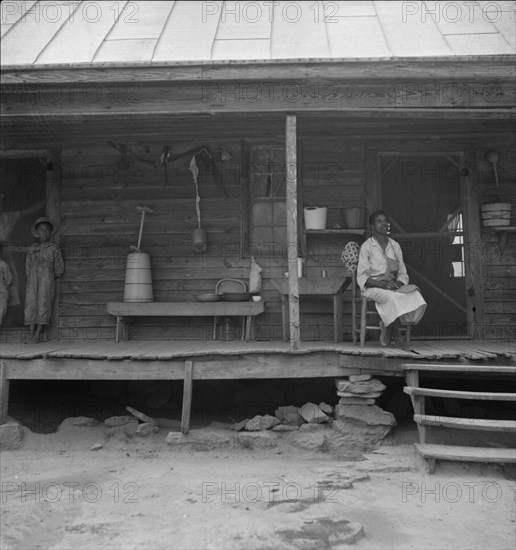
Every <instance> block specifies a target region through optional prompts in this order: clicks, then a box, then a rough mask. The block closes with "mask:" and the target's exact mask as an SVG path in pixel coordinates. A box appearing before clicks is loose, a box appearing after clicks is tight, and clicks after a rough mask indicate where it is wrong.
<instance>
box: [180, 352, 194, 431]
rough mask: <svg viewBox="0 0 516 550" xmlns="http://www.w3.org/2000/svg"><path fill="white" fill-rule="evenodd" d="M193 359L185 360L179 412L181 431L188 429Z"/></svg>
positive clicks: (190, 409)
mask: <svg viewBox="0 0 516 550" xmlns="http://www.w3.org/2000/svg"><path fill="white" fill-rule="evenodd" d="M192 375H193V361H185V380H184V385H183V411H182V413H181V432H182V433H184V434H187V433H188V431H189V430H190V413H191V411H192V390H193V379H192Z"/></svg>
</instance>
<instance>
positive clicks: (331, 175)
mask: <svg viewBox="0 0 516 550" xmlns="http://www.w3.org/2000/svg"><path fill="white" fill-rule="evenodd" d="M301 141H302V167H301V168H302V169H301V171H300V176H299V179H300V181H302V186H303V189H302V194H303V203H304V205H316V206H325V205H329V206H330V208H329V212H328V225H327V227H329V228H331V227H334V226H335V225H336V224H337V225H341V224H342V218H341V208H342V207H345V206H355V205H358V204H359V203H363V196H364V192H365V187H366V186H365V182H366V177H368V176H367V174H368V170H369V168H370V167H368V161H367V153H366V152H367V151H368V150H370V149H371V148H372V149H376V150H381V151H388V150H399V151H404V150H413V151H464V152H465V153H466V154H469V155H470V156H471V158H473V159H475V166H472V168H473V177H474V178H475V181H476V183H477V184H478V190H479V194H480V201H481V202H483V201H486V200H488V199H489V198H490V197H491V196H492V195H495V194H500V195H502V197H503V198H504V200H507V201H510V202H512V203H513V205H514V204H516V185H515V184H516V159H515V155H514V150H515V143H514V137H511V136H507V135H500V136H499V137H496V136H495V137H492V136H491V137H488V138H479V137H468V136H467V135H464V137H456V138H455V137H454V138H453V139H446V138H443V139H440V140H439V141H438V142H435V140H434V141H429V140H425V139H421V138H420V139H419V140H417V141H416V140H413V139H410V138H404V139H395V138H394V137H392V139H383V140H382V141H381V142H378V141H377V140H375V141H374V142H373V141H372V140H367V139H353V140H351V139H345V138H344V139H334V138H324V137H306V136H302V138H301ZM223 144H224V147H225V148H226V149H227V150H228V151H229V152H230V154H231V160H230V161H229V162H228V163H227V165H222V166H221V169H222V173H223V174H222V175H223V181H224V186H225V188H226V190H227V194H228V197H227V198H226V197H224V194H223V192H222V191H221V189H220V188H219V187H218V186H217V185H216V182H215V179H214V178H213V176H212V175H210V174H203V173H202V171H201V174H200V195H201V216H202V225H203V227H204V228H205V229H206V230H207V231H208V234H209V247H208V250H207V252H206V253H204V254H197V253H195V252H193V251H192V249H191V231H192V230H193V229H194V228H195V227H196V224H197V222H196V213H195V189H194V184H193V180H192V175H191V173H190V172H189V171H188V164H189V161H190V158H185V159H182V160H179V161H176V162H174V163H171V164H169V165H168V174H167V182H165V172H164V169H163V168H162V167H161V166H159V164H156V165H155V166H153V165H151V164H149V163H145V162H142V161H138V160H136V159H134V157H132V156H131V155H129V156H128V157H127V158H126V161H127V162H128V166H127V165H125V166H124V161H122V162H121V155H120V153H119V152H118V151H116V150H115V149H113V148H112V147H109V146H108V145H104V144H99V145H98V146H95V147H84V148H78V147H70V148H65V149H63V151H62V164H63V182H62V183H63V188H62V225H61V234H62V242H61V246H62V247H63V250H64V254H65V257H66V274H65V276H64V278H63V280H62V281H61V283H60V325H61V329H62V330H61V333H62V335H63V336H64V337H67V336H69V337H71V338H79V339H96V338H102V339H111V338H113V334H114V319H113V318H112V317H111V316H109V315H108V314H107V313H106V306H105V304H106V302H108V301H117V300H122V297H123V290H124V276H125V264H126V258H127V252H128V246H129V245H130V244H136V241H137V238H138V229H139V223H140V215H139V214H138V213H137V212H136V210H135V208H136V206H138V205H145V206H149V207H151V208H152V209H153V210H154V213H153V214H151V215H149V216H147V217H146V220H145V227H144V232H143V239H142V249H143V250H144V251H146V252H148V253H150V255H151V259H152V275H153V283H154V299H155V300H156V301H173V300H189V299H192V300H193V299H194V296H195V294H197V293H199V292H206V291H213V290H214V289H215V284H216V282H217V281H218V280H219V279H222V278H227V277H231V278H238V279H243V280H247V279H248V274H249V260H248V259H247V258H242V256H241V252H242V249H241V245H242V242H241V224H242V177H241V171H242V170H243V169H245V166H244V164H245V163H244V162H243V161H242V158H241V150H242V148H241V143H240V142H238V141H235V142H230V141H228V140H225V141H224V143H223ZM127 145H128V146H129V148H130V149H131V150H132V151H134V153H136V154H137V155H138V156H140V157H142V158H146V159H148V160H152V161H154V162H156V163H157V162H158V159H159V155H160V154H161V148H162V144H161V143H155V142H146V143H127ZM197 145H199V143H197V142H196V143H182V144H181V147H180V151H183V150H187V149H189V148H191V147H195V146H197ZM219 145H220V144H219V143H216V142H210V146H211V148H212V150H213V151H217V149H218V146H219ZM178 149H179V147H178ZM489 150H495V151H497V152H498V153H499V154H500V161H499V165H498V171H499V177H500V182H501V189H500V190H499V191H497V190H496V188H495V185H494V178H493V175H492V169H491V167H490V166H489V165H488V164H487V162H486V161H485V153H486V152H487V151H489ZM174 152H178V151H174ZM514 216H515V212H514V208H513V220H512V222H511V225H516V223H515V220H514ZM347 240H348V237H345V236H339V237H337V238H335V237H319V236H317V237H314V236H310V237H309V238H308V239H307V241H306V245H307V248H306V252H307V254H308V260H307V274H308V276H309V277H318V276H320V271H321V269H326V270H327V271H328V274H329V275H330V276H331V275H337V274H339V275H341V274H342V273H343V267H342V264H341V262H340V253H341V251H342V248H343V246H344V244H345V242H346V241H347ZM481 247H482V258H483V264H484V265H483V274H484V279H483V287H484V301H485V318H486V327H488V328H487V329H486V330H487V333H488V334H486V336H488V337H494V336H496V337H501V338H510V337H511V334H512V333H513V331H514V327H515V326H516V283H515V281H516V277H515V275H516V246H515V239H514V233H512V234H509V235H508V239H507V246H506V248H505V250H504V252H503V254H501V253H500V249H499V247H498V237H497V234H495V233H494V232H493V231H489V230H482V243H481ZM256 259H257V261H258V262H259V264H260V265H261V266H262V267H263V273H262V275H263V279H264V282H263V296H264V300H265V302H266V313H265V314H263V315H261V316H259V317H258V318H257V337H258V338H260V339H270V340H278V339H280V338H281V309H280V298H279V295H278V293H277V292H276V291H275V290H274V288H273V286H272V283H271V279H272V278H276V277H282V276H283V272H285V271H286V270H287V260H286V257H274V256H272V255H271V254H269V253H268V251H267V250H266V249H264V250H263V253H261V254H260V257H257V258H256ZM345 299H346V304H345V308H344V329H345V331H348V332H349V330H350V324H351V320H350V309H351V308H350V304H349V292H346V295H345ZM301 326H302V338H303V339H307V340H308V339H310V340H322V339H330V338H331V337H332V331H333V325H332V316H331V303H330V300H328V301H327V302H326V301H321V300H320V299H313V300H310V299H303V300H302V301H301ZM211 334H212V319H210V318H206V319H199V318H193V319H176V318H167V319H159V318H155V319H149V320H139V321H136V322H135V323H134V325H133V329H132V332H131V336H132V337H133V338H142V339H144V338H166V339H184V338H194V339H199V338H211ZM231 337H232V338H235V337H236V334H235V333H234V332H231Z"/></svg>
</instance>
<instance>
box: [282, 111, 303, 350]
mask: <svg viewBox="0 0 516 550" xmlns="http://www.w3.org/2000/svg"><path fill="white" fill-rule="evenodd" d="M285 151H286V163H287V243H288V246H287V253H288V304H289V306H288V307H289V317H290V349H291V350H297V349H299V342H300V324H299V281H298V278H297V257H298V256H297V254H298V245H297V243H298V238H297V128H296V115H287V119H286V126H285Z"/></svg>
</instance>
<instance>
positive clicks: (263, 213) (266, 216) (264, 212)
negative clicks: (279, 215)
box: [251, 202, 273, 227]
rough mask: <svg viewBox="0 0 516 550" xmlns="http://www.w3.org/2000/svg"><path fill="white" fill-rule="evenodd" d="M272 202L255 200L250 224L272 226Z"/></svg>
mask: <svg viewBox="0 0 516 550" xmlns="http://www.w3.org/2000/svg"><path fill="white" fill-rule="evenodd" d="M272 206H273V204H272V203H267V202H257V203H255V204H254V205H253V215H252V221H251V223H252V225H253V226H254V227H272V224H273V221H272Z"/></svg>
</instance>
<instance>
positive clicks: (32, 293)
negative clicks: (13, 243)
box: [25, 217, 64, 343]
mask: <svg viewBox="0 0 516 550" xmlns="http://www.w3.org/2000/svg"><path fill="white" fill-rule="evenodd" d="M31 231H32V234H33V235H34V236H35V237H37V238H38V240H39V242H37V243H34V244H33V245H31V246H30V248H29V250H28V251H27V259H26V261H25V272H26V274H27V289H26V292H25V324H26V325H30V336H29V339H28V342H27V343H38V342H41V341H43V331H44V328H45V326H47V325H48V324H50V317H51V315H52V302H53V300H54V291H55V279H56V278H57V277H61V275H62V274H63V272H64V263H63V256H62V254H61V251H60V250H59V248H58V247H57V245H56V244H54V243H52V242H50V241H49V239H50V236H51V235H52V234H53V233H55V229H54V225H53V224H52V222H51V221H50V220H49V219H48V218H45V217H43V218H38V219H37V220H36V221H35V222H34V223H33V225H32V230H31Z"/></svg>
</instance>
